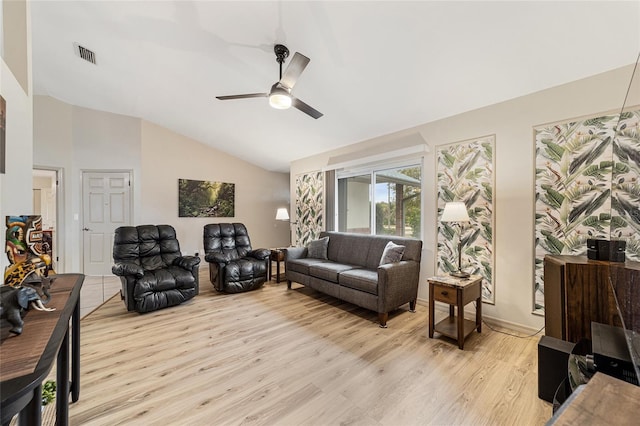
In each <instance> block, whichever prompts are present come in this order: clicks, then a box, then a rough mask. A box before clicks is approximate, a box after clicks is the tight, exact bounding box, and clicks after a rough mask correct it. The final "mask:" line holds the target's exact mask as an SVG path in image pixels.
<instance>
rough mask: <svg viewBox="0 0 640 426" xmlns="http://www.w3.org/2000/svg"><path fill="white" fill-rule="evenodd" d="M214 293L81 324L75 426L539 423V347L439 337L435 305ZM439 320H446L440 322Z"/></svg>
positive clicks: (547, 410)
mask: <svg viewBox="0 0 640 426" xmlns="http://www.w3.org/2000/svg"><path fill="white" fill-rule="evenodd" d="M202 269H203V270H204V272H203V273H202V274H201V291H200V294H199V295H198V296H197V297H196V298H195V299H193V300H191V301H189V302H187V303H185V304H182V305H180V306H176V307H173V308H169V309H165V310H161V311H157V312H151V313H148V314H143V315H139V314H137V313H128V312H126V310H125V307H124V303H122V301H121V300H119V298H117V297H116V298H113V299H111V300H109V301H107V302H106V303H105V304H104V305H103V306H101V307H100V308H98V309H97V310H96V311H94V312H92V313H91V314H90V315H88V316H87V317H86V318H84V319H83V320H82V337H81V342H82V347H81V359H82V366H81V394H80V400H79V401H78V402H76V403H75V404H72V405H71V406H70V422H71V424H72V425H85V424H90V425H129V424H136V425H137V424H145V425H148V424H162V425H167V424H176V425H241V424H242V425H334V424H353V425H375V426H381V425H394V426H395V425H414V424H415V425H421V424H474V425H475V424H518V425H540V424H543V423H544V422H545V421H546V420H547V419H548V418H549V417H550V416H551V405H550V404H548V403H546V402H544V401H542V400H540V399H538V397H537V376H536V372H537V355H536V350H537V341H538V339H539V337H531V338H523V339H520V338H516V337H512V336H507V335H504V334H500V333H497V332H495V331H492V330H490V329H489V328H488V327H483V332H482V333H481V334H477V333H475V334H473V335H471V336H470V337H469V338H468V340H467V341H466V342H465V350H464V351H461V350H459V349H458V347H457V344H456V343H455V342H454V341H453V340H450V339H447V338H437V339H429V338H428V337H427V336H428V324H427V318H428V311H427V307H426V306H424V305H422V304H419V305H418V312H417V313H410V312H408V307H406V306H405V307H402V308H401V309H400V310H398V311H397V312H394V313H392V315H390V318H389V322H388V325H389V328H387V329H381V328H379V327H378V326H377V315H376V313H374V312H371V311H367V310H365V309H361V308H358V307H357V306H354V305H351V304H349V303H345V302H342V301H340V300H337V299H335V298H332V297H329V296H326V295H323V294H321V293H317V292H315V291H313V290H310V289H307V288H304V287H302V286H297V285H294V288H293V289H292V290H287V288H286V284H285V283H284V282H283V283H280V284H276V283H275V282H270V283H267V284H266V285H265V286H264V288H262V289H260V290H257V291H253V292H250V293H243V294H234V295H226V294H220V293H216V292H215V290H214V289H213V286H212V285H211V284H210V283H209V282H208V276H207V275H206V272H207V271H206V267H205V268H202ZM438 314H439V315H440V314H441V313H438Z"/></svg>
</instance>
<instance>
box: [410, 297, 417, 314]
mask: <svg viewBox="0 0 640 426" xmlns="http://www.w3.org/2000/svg"><path fill="white" fill-rule="evenodd" d="M409 311H410V312H415V311H416V299H413V300H412V301H410V302H409Z"/></svg>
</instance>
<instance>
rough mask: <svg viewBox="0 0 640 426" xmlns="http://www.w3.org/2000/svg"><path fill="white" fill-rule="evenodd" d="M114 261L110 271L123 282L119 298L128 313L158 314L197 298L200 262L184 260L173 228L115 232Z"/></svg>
mask: <svg viewBox="0 0 640 426" xmlns="http://www.w3.org/2000/svg"><path fill="white" fill-rule="evenodd" d="M113 260H114V262H115V265H113V267H112V268H111V271H112V272H113V273H114V274H115V275H117V276H119V277H120V280H121V281H122V291H121V293H120V295H121V297H122V299H123V300H124V303H125V305H126V307H127V310H128V311H137V312H139V313H143V312H150V311H155V310H157V309H162V308H167V307H169V306H174V305H179V304H180V303H182V302H184V301H186V300H189V299H191V298H193V297H194V296H195V295H196V294H198V291H199V280H198V268H199V267H198V265H199V264H200V258H199V257H195V256H182V253H181V252H180V244H179V243H178V240H177V239H176V231H175V229H173V227H172V226H170V225H157V226H156V225H141V226H121V227H120V228H118V229H116V232H115V237H114V241H113Z"/></svg>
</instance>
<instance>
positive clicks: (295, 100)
mask: <svg viewBox="0 0 640 426" xmlns="http://www.w3.org/2000/svg"><path fill="white" fill-rule="evenodd" d="M292 101H293V102H292V104H291V105H292V106H293V107H295V108H298V109H299V110H300V111H302V112H304V113H305V114H307V115H309V116H311V117H313V118H315V119H316V120H317V119H318V118H320V117H322V116H323V115H324V114H322V113H321V112H320V111H318V110H317V109H315V108H313V107H310V106H309V105H307V104H305V103H304V102H302V101H301V100H300V99H298V98H293V99H292Z"/></svg>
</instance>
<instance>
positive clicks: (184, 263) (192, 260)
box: [173, 256, 200, 271]
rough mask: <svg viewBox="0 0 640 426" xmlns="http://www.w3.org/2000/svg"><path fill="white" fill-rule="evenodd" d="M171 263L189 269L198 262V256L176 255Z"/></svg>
mask: <svg viewBox="0 0 640 426" xmlns="http://www.w3.org/2000/svg"><path fill="white" fill-rule="evenodd" d="M173 264H174V265H176V266H179V267H181V268H183V269H186V270H187V271H190V270H191V269H193V267H194V266H196V265H199V264H200V258H199V257H195V256H182V257H176V258H175V259H173Z"/></svg>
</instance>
